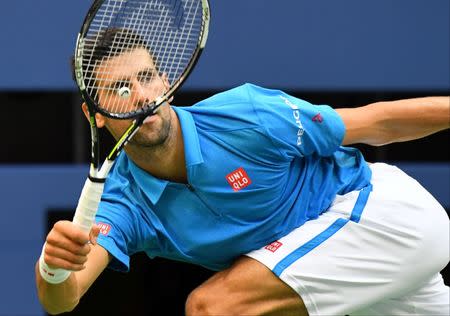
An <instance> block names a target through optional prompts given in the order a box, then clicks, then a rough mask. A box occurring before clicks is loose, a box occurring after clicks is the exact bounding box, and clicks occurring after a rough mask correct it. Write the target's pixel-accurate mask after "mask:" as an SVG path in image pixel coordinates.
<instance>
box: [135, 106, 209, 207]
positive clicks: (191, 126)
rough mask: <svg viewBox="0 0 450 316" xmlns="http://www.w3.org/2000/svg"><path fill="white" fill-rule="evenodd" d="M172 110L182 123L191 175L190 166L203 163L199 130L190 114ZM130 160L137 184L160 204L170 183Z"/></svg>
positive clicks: (181, 110)
mask: <svg viewBox="0 0 450 316" xmlns="http://www.w3.org/2000/svg"><path fill="white" fill-rule="evenodd" d="M172 108H173V109H174V111H175V113H176V114H177V116H178V119H179V121H180V125H181V130H182V133H183V143H184V151H185V152H184V155H185V159H186V167H187V172H188V175H189V167H190V166H193V165H197V164H201V163H203V156H202V153H201V150H200V142H199V138H198V134H197V128H196V126H195V122H194V119H193V118H192V114H191V113H190V112H188V111H186V110H183V109H181V108H177V107H175V106H174V107H172ZM128 160H129V166H130V167H129V168H130V171H131V173H132V174H133V176H134V179H135V180H136V182H137V184H138V185H139V186H140V187H141V188H145V189H144V190H143V192H145V195H146V196H147V197H148V198H149V199H150V201H151V202H152V203H153V204H156V203H158V201H159V199H160V198H161V195H162V194H163V192H164V190H165V189H166V187H167V185H168V184H169V181H167V180H162V179H159V178H156V177H154V176H152V175H151V174H149V173H148V172H146V171H144V170H142V169H141V168H139V167H138V166H137V165H136V164H135V163H134V162H133V161H132V160H131V159H129V158H128ZM188 177H189V176H188Z"/></svg>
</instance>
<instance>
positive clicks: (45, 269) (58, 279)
mask: <svg viewBox="0 0 450 316" xmlns="http://www.w3.org/2000/svg"><path fill="white" fill-rule="evenodd" d="M44 248H45V244H44V246H43V247H42V253H41V257H40V258H39V273H40V274H41V276H42V278H43V279H44V280H45V281H47V282H48V283H51V284H59V283H62V282H64V281H65V280H67V278H68V277H69V276H70V273H71V271H67V270H64V269H52V268H50V267H49V266H48V265H47V264H46V263H45V261H44Z"/></svg>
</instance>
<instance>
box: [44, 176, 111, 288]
mask: <svg viewBox="0 0 450 316" xmlns="http://www.w3.org/2000/svg"><path fill="white" fill-rule="evenodd" d="M103 186H104V182H97V181H92V180H91V179H89V178H88V179H86V182H85V183H84V186H83V190H82V191H81V195H80V198H79V200H78V205H77V208H76V210H75V215H74V217H73V223H74V224H75V225H77V226H78V227H79V228H81V229H82V230H83V231H85V232H90V230H91V228H92V225H93V224H94V222H95V214H96V213H97V208H98V204H99V203H100V199H101V196H102V193H103ZM44 249H45V244H44V247H43V248H42V253H41V256H40V258H39V273H40V274H41V276H42V278H43V279H44V280H45V281H47V282H48V283H51V284H59V283H62V282H64V281H65V280H66V279H67V278H68V277H69V276H70V273H71V271H68V270H64V269H53V268H50V267H49V266H48V265H47V263H45V260H44Z"/></svg>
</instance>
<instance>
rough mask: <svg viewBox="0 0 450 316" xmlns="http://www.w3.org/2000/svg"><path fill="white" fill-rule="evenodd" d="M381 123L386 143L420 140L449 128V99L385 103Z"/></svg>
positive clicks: (438, 98)
mask: <svg viewBox="0 0 450 316" xmlns="http://www.w3.org/2000/svg"><path fill="white" fill-rule="evenodd" d="M384 106H385V107H386V112H387V114H388V115H387V116H386V118H385V120H383V121H382V122H381V123H382V124H383V125H384V126H383V129H384V130H386V131H387V139H386V141H387V143H392V142H398V141H407V140H412V139H417V138H422V137H425V136H428V135H431V134H433V133H436V132H439V131H441V130H444V129H447V128H449V127H450V99H449V97H427V98H417V99H407V100H399V101H392V102H385V105H384Z"/></svg>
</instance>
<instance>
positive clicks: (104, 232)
mask: <svg viewBox="0 0 450 316" xmlns="http://www.w3.org/2000/svg"><path fill="white" fill-rule="evenodd" d="M97 226H98V227H100V234H102V235H105V236H106V235H108V233H109V231H110V230H111V225H109V224H105V223H97Z"/></svg>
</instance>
